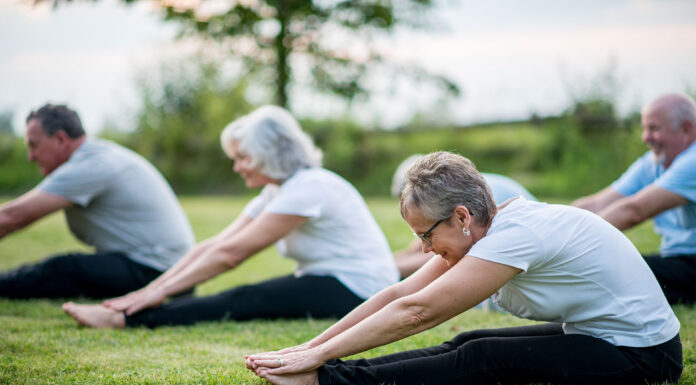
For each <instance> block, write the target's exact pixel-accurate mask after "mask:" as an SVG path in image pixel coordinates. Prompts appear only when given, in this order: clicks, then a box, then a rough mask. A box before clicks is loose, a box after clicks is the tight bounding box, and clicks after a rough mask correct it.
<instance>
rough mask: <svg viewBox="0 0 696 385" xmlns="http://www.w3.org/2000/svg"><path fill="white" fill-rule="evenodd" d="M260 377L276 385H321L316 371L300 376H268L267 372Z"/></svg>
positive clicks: (261, 373) (262, 372)
mask: <svg viewBox="0 0 696 385" xmlns="http://www.w3.org/2000/svg"><path fill="white" fill-rule="evenodd" d="M258 375H259V376H260V377H262V378H263V379H265V380H266V381H268V382H270V383H272V384H275V385H319V376H318V372H317V371H316V370H313V371H311V372H309V373H300V374H281V375H276V374H268V373H266V372H265V371H263V370H262V371H261V372H260V373H258Z"/></svg>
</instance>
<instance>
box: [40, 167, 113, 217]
mask: <svg viewBox="0 0 696 385" xmlns="http://www.w3.org/2000/svg"><path fill="white" fill-rule="evenodd" d="M88 163H89V162H79V161H68V162H66V163H64V164H63V165H61V166H60V167H58V168H57V169H56V170H54V171H53V172H52V173H51V174H50V175H49V176H48V177H46V178H45V179H44V180H43V181H42V182H41V183H40V184H39V186H38V189H39V190H41V191H43V192H47V193H49V194H53V195H58V196H60V197H63V198H65V199H67V200H69V201H71V202H73V203H74V204H76V205H78V206H82V207H86V206H87V205H88V204H89V203H90V202H91V201H92V200H93V199H94V198H95V197H97V196H99V195H100V194H101V193H103V192H104V191H105V190H106V189H107V188H108V187H109V184H110V183H111V182H112V181H113V178H112V177H113V174H114V173H113V170H112V169H110V168H109V167H105V166H104V164H102V163H101V162H94V163H92V164H88Z"/></svg>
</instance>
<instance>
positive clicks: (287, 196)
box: [264, 177, 327, 218]
mask: <svg viewBox="0 0 696 385" xmlns="http://www.w3.org/2000/svg"><path fill="white" fill-rule="evenodd" d="M311 182H312V180H311V178H302V177H298V178H292V179H289V180H287V181H286V182H285V183H283V185H282V186H281V187H280V189H279V191H278V194H277V195H276V196H275V197H274V198H273V200H271V201H270V202H269V203H268V206H266V208H265V209H264V211H266V212H270V213H274V214H285V215H298V216H302V217H307V218H319V217H320V216H321V215H322V210H323V207H324V202H325V201H326V195H327V192H326V191H321V189H319V188H317V185H316V184H315V183H311Z"/></svg>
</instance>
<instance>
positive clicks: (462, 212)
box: [454, 205, 471, 227]
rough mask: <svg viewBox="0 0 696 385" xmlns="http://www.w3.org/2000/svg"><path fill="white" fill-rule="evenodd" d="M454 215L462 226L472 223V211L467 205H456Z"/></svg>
mask: <svg viewBox="0 0 696 385" xmlns="http://www.w3.org/2000/svg"><path fill="white" fill-rule="evenodd" d="M454 217H455V219H456V221H457V223H458V224H459V225H460V226H464V227H469V226H470V224H471V213H470V212H469V209H468V208H466V206H462V205H459V206H457V207H455V208H454Z"/></svg>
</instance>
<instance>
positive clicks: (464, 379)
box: [319, 323, 682, 385]
mask: <svg viewBox="0 0 696 385" xmlns="http://www.w3.org/2000/svg"><path fill="white" fill-rule="evenodd" d="M681 371H682V350H681V342H680V341H679V335H677V336H676V337H674V338H673V339H672V340H670V341H668V342H665V343H663V344H661V345H657V346H652V347H649V348H628V347H617V346H614V345H612V344H610V343H608V342H606V341H604V340H601V339H598V338H594V337H590V336H586V335H580V334H563V330H562V329H561V325H560V324H556V323H550V324H542V325H534V326H523V327H514V328H505V329H491V330H476V331H470V332H466V333H462V334H460V335H458V336H456V337H455V338H454V339H453V340H451V341H448V342H445V343H443V344H442V345H439V346H434V347H430V348H426V349H418V350H412V351H408V352H403V353H396V354H392V355H388V356H384V357H378V358H373V359H369V360H365V359H361V360H354V361H346V362H343V361H341V360H332V361H329V362H327V363H326V364H325V365H324V366H322V367H321V368H319V383H320V384H321V385H327V384H351V385H352V384H398V385H402V384H403V385H405V384H418V385H420V384H429V385H436V384H452V385H454V384H527V383H542V384H548V383H551V384H644V383H646V382H662V381H672V382H676V381H677V380H678V379H679V377H680V375H681Z"/></svg>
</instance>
